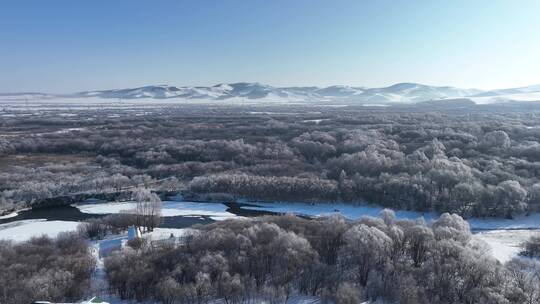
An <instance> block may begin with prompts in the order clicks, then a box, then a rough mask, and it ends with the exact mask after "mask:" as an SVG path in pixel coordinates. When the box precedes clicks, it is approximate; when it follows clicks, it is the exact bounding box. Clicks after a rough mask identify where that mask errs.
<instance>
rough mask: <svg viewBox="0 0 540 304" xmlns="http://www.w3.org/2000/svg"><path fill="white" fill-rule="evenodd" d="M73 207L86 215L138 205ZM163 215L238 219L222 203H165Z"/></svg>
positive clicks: (126, 203)
mask: <svg viewBox="0 0 540 304" xmlns="http://www.w3.org/2000/svg"><path fill="white" fill-rule="evenodd" d="M73 206H74V207H77V208H78V209H79V210H80V211H81V212H84V213H89V214H111V213H120V212H122V211H129V210H135V207H136V204H135V203H134V202H111V203H104V204H82V205H79V204H76V205H73ZM161 213H162V215H163V216H165V217H169V216H194V217H200V216H205V217H209V218H211V219H213V220H216V221H219V220H224V219H228V218H233V217H236V215H235V214H233V213H230V212H227V206H225V205H224V204H221V203H197V202H177V201H163V202H162V210H161Z"/></svg>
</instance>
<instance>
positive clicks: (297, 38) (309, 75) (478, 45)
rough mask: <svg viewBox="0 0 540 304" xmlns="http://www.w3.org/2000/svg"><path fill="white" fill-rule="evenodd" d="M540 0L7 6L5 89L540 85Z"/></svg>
mask: <svg viewBox="0 0 540 304" xmlns="http://www.w3.org/2000/svg"><path fill="white" fill-rule="evenodd" d="M538 12H540V1H537V0H530V1H528V0H520V1H510V0H508V1H498V0H491V1H488V0H485V1H482V0H475V1H465V0H454V1H443V0H431V1H428V0H426V1H414V0H409V1H398V0H394V1H385V0H380V1H361V0H350V1H330V0H327V1H323V0H289V1H286V0H272V1H269V0H267V1H264V0H245V1H240V0H230V1H226V0H214V1H207V0H194V1H180V0H178V1H172V0H171V1H160V0H155V1H136V0H129V1H127V0H126V1H122V0H114V1H111V0H92V1H73V0H69V1H67V0H66V1H61V0H51V1H43V0H35V1H27V0H17V1H2V2H1V3H0V92H20V91H45V92H73V91H80V90H90V89H109V88H119V87H135V86H141V85H147V84H171V85H212V84H217V83H221V82H238V81H249V82H251V81H253V82H255V81H258V82H261V83H267V84H271V85H277V86H296V85H320V86H323V85H332V84H346V85H358V86H371V87H373V86H386V85H390V84H393V83H397V82H421V83H426V84H436V85H454V86H458V87H466V88H470V87H476V88H482V89H490V88H502V87H514V86H523V85H530V84H539V83H540V34H539V32H540V18H538Z"/></svg>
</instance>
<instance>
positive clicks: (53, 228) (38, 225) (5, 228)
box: [0, 219, 79, 242]
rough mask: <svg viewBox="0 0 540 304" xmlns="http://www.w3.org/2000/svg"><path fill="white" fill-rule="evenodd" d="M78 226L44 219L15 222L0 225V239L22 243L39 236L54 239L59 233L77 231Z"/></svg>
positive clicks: (74, 223) (68, 222)
mask: <svg viewBox="0 0 540 304" xmlns="http://www.w3.org/2000/svg"><path fill="white" fill-rule="evenodd" d="M78 224H79V223H78V222H70V221H47V220H45V219H37V220H22V221H15V222H11V223H7V224H1V225H0V239H6V240H12V241H16V242H22V241H26V240H28V239H30V238H32V237H34V236H41V235H46V236H49V237H53V238H54V237H56V236H57V235H58V234H59V233H60V232H64V231H75V230H77V225H78Z"/></svg>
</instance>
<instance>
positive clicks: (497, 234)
mask: <svg viewBox="0 0 540 304" xmlns="http://www.w3.org/2000/svg"><path fill="white" fill-rule="evenodd" d="M539 233H540V232H539V231H538V230H489V231H481V232H478V233H476V234H475V237H476V238H477V239H480V240H483V241H484V242H486V243H487V244H488V245H489V247H491V253H492V254H493V256H494V257H495V258H496V259H497V260H499V261H500V262H501V263H506V262H508V261H510V260H511V259H512V258H513V257H515V256H517V255H518V254H519V253H520V252H521V245H522V244H523V243H524V242H525V241H526V240H527V239H529V237H531V236H533V235H535V234H539Z"/></svg>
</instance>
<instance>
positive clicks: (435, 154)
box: [0, 105, 540, 217]
mask: <svg viewBox="0 0 540 304" xmlns="http://www.w3.org/2000/svg"><path fill="white" fill-rule="evenodd" d="M536 110H538V109H536V108H534V107H533V108H532V109H531V108H524V109H522V108H520V107H517V106H516V107H514V108H510V107H502V106H499V107H495V106H493V107H491V106H477V107H474V108H471V109H466V111H465V110H464V111H460V110H459V109H457V110H456V109H453V110H449V109H434V108H431V107H425V108H424V107H411V108H404V107H390V108H382V109H375V108H366V107H354V106H349V107H346V108H340V107H320V106H313V107H308V108H306V107H301V106H292V105H290V106H281V107H280V106H273V107H262V106H261V107H252V108H251V107H248V106H246V107H233V106H231V107H225V106H223V107H221V106H201V105H198V106H190V105H182V106H179V107H169V108H160V107H154V108H141V109H139V110H137V109H135V110H134V109H131V110H126V109H121V108H120V109H115V108H112V109H101V110H99V109H98V110H78V111H75V110H73V111H69V110H68V109H65V110H64V111H60V110H55V111H43V112H39V113H38V114H39V115H37V114H36V113H34V114H36V115H34V114H32V112H31V113H22V114H24V115H22V114H21V113H17V114H9V115H5V116H4V117H2V120H1V123H0V134H1V136H0V154H1V155H2V157H1V159H0V168H1V171H0V191H1V192H0V209H2V210H4V212H6V211H8V210H11V209H17V208H22V207H25V206H28V205H32V204H35V203H36V202H39V201H40V200H42V199H44V198H48V197H56V196H61V195H66V194H72V193H80V192H89V193H100V192H107V191H111V192H112V191H121V190H122V189H126V188H129V187H134V186H137V185H149V184H152V183H153V182H155V181H162V180H163V179H166V180H165V181H162V182H160V183H158V184H159V187H161V189H164V190H178V189H182V190H184V191H189V192H190V193H193V194H206V193H220V194H226V195H228V197H229V198H230V199H236V198H246V199H257V200H282V201H306V202H311V201H327V202H333V201H340V202H351V203H352V202H363V201H367V202H371V203H376V204H380V205H384V206H387V207H392V208H396V209H410V210H421V211H427V210H433V211H438V212H453V213H458V214H460V215H463V216H464V217H470V216H496V217H512V216H514V215H516V214H520V213H527V212H533V211H537V210H538V209H539V208H540V180H539V179H538V176H540V175H539V171H538V170H539V168H540V162H539V161H540V153H539V152H540V117H539V116H538V112H536ZM221 197H223V195H222V196H221Z"/></svg>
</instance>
